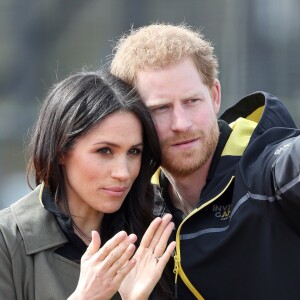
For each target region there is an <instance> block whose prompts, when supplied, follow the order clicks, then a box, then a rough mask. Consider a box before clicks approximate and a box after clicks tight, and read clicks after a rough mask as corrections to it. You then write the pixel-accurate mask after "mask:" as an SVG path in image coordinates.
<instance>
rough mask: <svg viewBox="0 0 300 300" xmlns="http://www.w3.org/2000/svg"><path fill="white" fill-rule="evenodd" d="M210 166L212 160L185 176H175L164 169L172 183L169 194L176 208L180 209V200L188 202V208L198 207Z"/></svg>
mask: <svg viewBox="0 0 300 300" xmlns="http://www.w3.org/2000/svg"><path fill="white" fill-rule="evenodd" d="M210 164H211V159H210V160H209V161H207V162H206V164H205V165H204V166H202V167H201V168H199V169H198V170H196V171H195V172H193V173H191V174H189V175H185V176H173V174H171V173H169V172H168V171H167V170H165V169H164V168H162V171H163V172H164V174H165V176H166V177H167V178H168V180H169V182H170V185H169V189H168V192H169V196H170V199H171V200H172V202H173V204H174V206H175V207H178V198H181V200H183V201H184V202H186V203H187V206H189V207H191V208H195V207H196V205H197V203H198V201H199V198H200V194H201V191H202V189H203V187H204V186H205V184H206V178H207V174H208V171H209V167H210Z"/></svg>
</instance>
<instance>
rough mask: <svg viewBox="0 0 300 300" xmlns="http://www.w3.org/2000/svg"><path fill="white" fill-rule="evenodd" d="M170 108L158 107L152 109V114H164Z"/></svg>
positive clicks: (165, 106)
mask: <svg viewBox="0 0 300 300" xmlns="http://www.w3.org/2000/svg"><path fill="white" fill-rule="evenodd" d="M168 108H169V107H168V105H161V106H157V107H155V108H153V109H152V112H154V113H155V112H162V111H165V110H167V109H168Z"/></svg>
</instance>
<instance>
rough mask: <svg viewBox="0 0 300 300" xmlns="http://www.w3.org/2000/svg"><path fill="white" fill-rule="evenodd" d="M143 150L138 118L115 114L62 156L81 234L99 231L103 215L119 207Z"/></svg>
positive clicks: (135, 174)
mask: <svg viewBox="0 0 300 300" xmlns="http://www.w3.org/2000/svg"><path fill="white" fill-rule="evenodd" d="M128 132H130V135H128ZM124 136H126V139H124ZM142 150H143V135H142V127H141V124H140V121H139V120H138V118H137V117H136V116H135V115H134V114H133V113H130V112H116V113H113V114H111V115H109V116H108V117H106V118H105V119H104V120H103V121H101V123H100V124H98V125H97V126H96V127H95V128H94V129H93V130H92V131H91V132H89V133H88V134H87V135H85V136H84V137H82V138H81V139H79V140H78V141H77V142H76V144H75V145H74V147H73V148H72V149H71V150H70V151H69V152H68V153H66V154H64V155H63V156H62V158H61V161H60V163H61V165H62V168H63V172H64V177H65V183H66V190H67V198H68V204H69V207H70V211H71V214H72V217H73V219H74V222H75V223H76V225H77V226H78V227H79V228H80V230H81V231H82V232H83V233H85V234H86V235H90V233H91V231H92V230H98V229H99V227H100V225H101V220H102V218H103V215H104V214H105V213H113V212H116V211H117V210H118V209H119V208H120V207H121V205H122V203H123V201H124V199H125V197H126V195H127V194H128V192H129V190H130V188H131V186H132V184H133V182H134V180H135V179H136V177H137V176H138V173H139V171H140V166H141V159H142Z"/></svg>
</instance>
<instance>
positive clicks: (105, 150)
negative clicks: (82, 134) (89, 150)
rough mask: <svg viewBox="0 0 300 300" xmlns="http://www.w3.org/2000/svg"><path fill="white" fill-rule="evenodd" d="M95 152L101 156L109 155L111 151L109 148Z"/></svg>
mask: <svg viewBox="0 0 300 300" xmlns="http://www.w3.org/2000/svg"><path fill="white" fill-rule="evenodd" d="M97 152H99V153H101V154H111V150H110V149H109V148H100V149H98V151H97Z"/></svg>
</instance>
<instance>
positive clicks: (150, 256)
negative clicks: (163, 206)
mask: <svg viewBox="0 0 300 300" xmlns="http://www.w3.org/2000/svg"><path fill="white" fill-rule="evenodd" d="M171 219H172V216H171V214H166V215H165V216H163V217H162V218H159V217H158V218H156V219H154V220H153V221H152V223H151V224H150V226H149V227H148V229H147V231H146V232H145V234H144V236H143V238H142V241H141V244H140V246H139V248H138V249H137V251H136V253H135V255H134V259H135V260H136V265H135V266H134V268H133V269H132V270H131V271H130V272H129V273H128V275H127V276H126V277H125V279H124V280H123V282H122V284H121V287H120V289H119V293H120V294H121V296H122V299H124V300H133V299H134V300H142V299H143V300H144V299H148V297H149V296H150V294H151V292H152V290H153V289H154V287H155V285H156V284H157V282H158V281H159V279H160V277H161V275H162V272H163V270H164V268H165V266H166V264H167V262H168V261H169V259H170V257H171V255H172V253H173V250H174V249H175V242H171V243H170V244H169V245H168V246H167V244H168V240H169V237H170V235H171V233H172V230H173V228H174V223H172V222H171Z"/></svg>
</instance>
